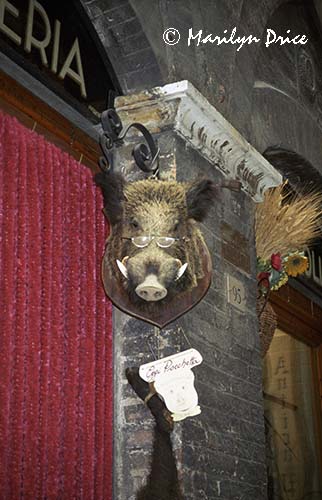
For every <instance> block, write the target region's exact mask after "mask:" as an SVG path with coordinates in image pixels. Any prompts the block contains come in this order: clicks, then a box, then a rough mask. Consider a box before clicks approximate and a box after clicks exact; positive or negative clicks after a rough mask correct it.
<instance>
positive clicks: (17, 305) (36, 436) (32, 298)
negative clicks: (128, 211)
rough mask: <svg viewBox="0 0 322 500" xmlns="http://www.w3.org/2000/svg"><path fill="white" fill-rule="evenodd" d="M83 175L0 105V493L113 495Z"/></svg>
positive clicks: (107, 330) (106, 328) (99, 248)
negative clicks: (8, 114) (6, 112)
mask: <svg viewBox="0 0 322 500" xmlns="http://www.w3.org/2000/svg"><path fill="white" fill-rule="evenodd" d="M101 210H102V198H101V194H100V192H99V190H98V189H97V188H96V187H94V185H93V180H92V174H91V172H90V171H89V169H87V168H86V167H84V166H83V165H81V164H79V163H78V162H77V161H76V160H74V159H73V158H71V157H70V156H69V155H68V154H66V153H64V152H62V151H61V150H60V149H58V148H57V147H56V146H55V145H53V144H51V143H50V142H48V141H47V140H45V139H44V138H43V137H42V136H40V135H38V134H36V133H35V132H32V131H30V130H28V129H26V128H25V127H24V126H22V125H21V124H20V123H19V122H18V121H17V120H16V119H15V118H13V117H10V116H7V115H5V114H1V113H0V311H1V316H0V499H1V500H18V499H19V500H38V499H42V500H45V499H46V500H49V499H50V500H55V499H57V500H58V499H59V500H72V499H84V500H91V499H93V500H110V499H111V498H112V479H111V471H112V395H113V387H112V324H111V322H112V319H111V304H110V303H109V302H108V300H107V299H106V297H105V295H104V291H103V287H102V284H101V277H100V276H101V272H100V268H101V260H102V255H103V251H104V244H105V239H106V235H107V229H108V228H107V227H106V224H105V221H104V217H103V214H102V211H101Z"/></svg>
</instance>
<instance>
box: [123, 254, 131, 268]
mask: <svg viewBox="0 0 322 500" xmlns="http://www.w3.org/2000/svg"><path fill="white" fill-rule="evenodd" d="M129 258H130V257H129V256H128V255H127V256H126V257H123V259H122V264H123V265H124V266H126V263H127V261H128V260H129Z"/></svg>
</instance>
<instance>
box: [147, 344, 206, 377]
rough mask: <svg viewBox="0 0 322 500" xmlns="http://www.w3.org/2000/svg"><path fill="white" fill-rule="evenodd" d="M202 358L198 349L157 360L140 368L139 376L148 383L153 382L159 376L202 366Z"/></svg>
mask: <svg viewBox="0 0 322 500" xmlns="http://www.w3.org/2000/svg"><path fill="white" fill-rule="evenodd" d="M201 362H202V356H201V354H200V352H198V351H197V350H196V349H188V350H187V351H182V352H178V353H177V354H172V356H168V357H166V358H162V359H157V360H155V361H151V362H150V363H146V364H144V365H141V366H140V369H139V374H140V377H141V378H143V380H145V381H146V382H153V381H154V380H155V379H156V377H157V376H158V375H162V374H167V373H174V372H180V371H181V370H185V369H186V368H189V369H191V368H193V367H194V366H197V365H200V363H201Z"/></svg>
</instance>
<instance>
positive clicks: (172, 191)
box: [96, 173, 215, 310]
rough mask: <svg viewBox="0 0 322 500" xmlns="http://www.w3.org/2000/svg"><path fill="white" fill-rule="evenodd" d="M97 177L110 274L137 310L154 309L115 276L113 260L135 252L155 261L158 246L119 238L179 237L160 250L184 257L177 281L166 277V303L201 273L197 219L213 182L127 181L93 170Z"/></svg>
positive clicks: (192, 284) (207, 201) (208, 203)
mask: <svg viewBox="0 0 322 500" xmlns="http://www.w3.org/2000/svg"><path fill="white" fill-rule="evenodd" d="M96 182H97V183H98V184H99V185H100V186H101V187H102V189H103V194H104V200H105V213H106V215H107V216H108V217H109V219H110V222H111V223H112V231H111V234H110V237H109V240H108V244H107V248H106V256H105V258H106V259H107V261H108V262H109V265H110V266H111V268H112V272H113V274H114V275H115V277H116V278H117V279H119V280H122V282H123V285H124V287H125V288H126V289H127V292H128V294H129V296H130V298H131V301H132V302H135V303H136V304H137V305H139V306H140V307H142V310H150V309H151V308H152V309H154V308H155V304H153V303H152V304H151V303H148V302H146V301H144V300H143V299H141V298H140V297H139V296H138V295H137V294H136V293H135V291H134V290H135V284H134V283H133V282H131V281H130V280H126V279H125V278H123V277H122V276H120V272H119V269H118V268H117V265H116V259H119V260H122V259H123V258H124V257H125V256H129V257H130V258H131V257H133V256H134V255H135V254H138V253H140V256H141V257H142V259H144V255H145V256H147V254H149V256H148V258H150V260H151V261H153V260H154V261H159V262H160V249H158V248H155V245H150V246H149V247H148V248H147V249H143V250H141V249H137V248H136V247H135V246H134V245H133V244H132V243H131V242H130V241H129V240H124V239H122V237H132V236H136V235H137V234H152V235H167V236H178V237H179V238H180V237H181V238H182V237H184V238H185V239H184V240H182V239H179V240H178V241H177V242H176V243H175V244H174V245H173V246H172V247H171V248H169V249H167V250H166V251H165V252H164V256H166V254H168V255H169V256H172V258H175V259H179V260H180V261H181V262H182V263H185V262H187V263H188V267H187V270H186V272H185V273H184V275H183V276H182V278H181V279H180V280H178V281H172V282H171V286H170V287H169V288H168V294H167V297H165V299H163V304H166V303H171V301H172V300H173V298H174V296H175V295H176V294H177V293H178V292H181V291H183V290H184V291H186V290H190V289H192V288H193V287H195V286H196V285H197V282H198V280H199V279H201V278H202V277H203V267H202V262H201V259H200V250H199V248H200V244H201V243H203V242H204V240H203V236H202V234H201V232H200V230H199V228H198V225H197V223H196V221H201V220H203V218H204V217H205V216H206V213H207V211H208V210H209V209H210V207H211V205H212V203H213V202H214V192H215V188H214V185H213V183H212V182H211V181H209V180H201V181H196V182H193V183H180V182H176V181H159V180H153V179H145V180H141V181H136V182H132V183H126V182H124V179H123V178H122V177H121V176H120V175H117V174H108V173H107V174H98V175H97V176H96ZM133 220H134V221H136V223H138V224H137V225H138V229H135V228H133ZM132 262H133V261H132ZM141 262H143V260H142V261H141ZM143 267H144V266H143V265H142V269H143Z"/></svg>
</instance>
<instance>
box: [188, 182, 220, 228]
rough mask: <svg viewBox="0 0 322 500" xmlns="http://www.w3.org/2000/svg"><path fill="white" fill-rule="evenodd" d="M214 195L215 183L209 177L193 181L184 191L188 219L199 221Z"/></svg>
mask: <svg viewBox="0 0 322 500" xmlns="http://www.w3.org/2000/svg"><path fill="white" fill-rule="evenodd" d="M214 197H215V185H214V183H213V182H212V181H211V180H209V179H203V180H201V181H199V182H194V183H193V184H192V185H191V186H190V187H189V189H188V190H187V193H186V200H187V209H188V217H189V219H195V220H197V221H199V222H201V221H202V220H203V219H204V218H205V217H206V215H207V213H208V211H209V209H210V207H211V205H212V203H213V202H214Z"/></svg>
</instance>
